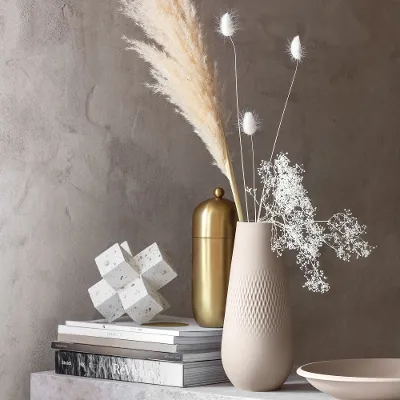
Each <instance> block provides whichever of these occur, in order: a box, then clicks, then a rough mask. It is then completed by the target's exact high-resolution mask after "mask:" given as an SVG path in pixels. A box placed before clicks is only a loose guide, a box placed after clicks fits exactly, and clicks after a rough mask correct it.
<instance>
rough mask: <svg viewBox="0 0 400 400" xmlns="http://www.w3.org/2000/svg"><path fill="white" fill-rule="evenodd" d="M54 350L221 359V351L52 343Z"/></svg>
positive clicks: (165, 358)
mask: <svg viewBox="0 0 400 400" xmlns="http://www.w3.org/2000/svg"><path fill="white" fill-rule="evenodd" d="M51 348H52V349H54V350H62V351H72V352H76V353H88V354H98V355H104V356H114V357H127V358H136V359H142V360H160V361H182V362H196V361H208V360H219V359H221V352H220V351H218V350H217V351H208V352H202V353H199V352H187V353H165V352H161V351H148V350H135V349H124V348H121V347H109V346H95V345H90V344H82V343H68V342H52V344H51Z"/></svg>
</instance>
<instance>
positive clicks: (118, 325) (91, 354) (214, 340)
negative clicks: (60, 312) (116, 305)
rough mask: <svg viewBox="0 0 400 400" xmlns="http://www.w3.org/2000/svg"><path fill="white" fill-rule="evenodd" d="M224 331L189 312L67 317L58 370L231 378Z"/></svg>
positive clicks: (178, 379)
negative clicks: (140, 318)
mask: <svg viewBox="0 0 400 400" xmlns="http://www.w3.org/2000/svg"><path fill="white" fill-rule="evenodd" d="M221 337H222V329H220V328H212V329H208V328H202V327H200V326H198V325H197V324H196V323H195V321H194V320H193V319H188V318H177V317H166V316H159V317H158V318H156V320H155V321H152V322H151V323H150V324H148V325H141V326H140V325H137V324H135V323H134V322H132V321H131V320H128V319H127V318H121V319H119V320H118V321H116V322H112V323H107V322H106V321H105V320H96V321H84V322H82V321H67V322H66V323H65V325H59V326H58V340H57V341H55V342H53V343H52V348H53V349H55V350H56V354H55V370H56V373H58V374H65V375H75V376H84V377H89V378H103V379H114V380H120V381H127V382H143V383H151V384H156V385H167V386H179V387H187V386H201V385H210V384H214V383H220V382H226V381H227V377H226V375H225V373H224V370H223V368H222V362H221V351H220V350H221Z"/></svg>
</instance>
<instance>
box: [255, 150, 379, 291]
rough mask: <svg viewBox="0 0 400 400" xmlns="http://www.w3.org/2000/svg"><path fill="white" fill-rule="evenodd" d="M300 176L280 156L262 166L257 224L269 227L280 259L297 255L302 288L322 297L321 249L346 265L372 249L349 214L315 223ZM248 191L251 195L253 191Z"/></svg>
mask: <svg viewBox="0 0 400 400" xmlns="http://www.w3.org/2000/svg"><path fill="white" fill-rule="evenodd" d="M303 172H304V170H303V169H302V168H301V167H300V166H299V165H290V160H289V159H288V158H287V156H286V155H285V154H283V153H281V154H279V155H278V156H277V157H276V158H275V159H274V160H273V161H271V162H266V161H262V162H261V166H260V168H259V169H258V174H259V176H260V178H261V183H262V185H263V187H264V191H263V193H264V194H263V197H262V199H261V200H260V204H259V205H260V206H261V207H262V214H261V217H260V221H264V222H267V223H270V224H272V236H271V248H272V250H273V251H275V252H276V253H277V254H278V255H279V256H280V255H282V253H283V251H284V250H295V251H297V256H296V261H297V264H299V266H300V268H301V270H302V271H303V273H304V277H305V279H306V283H305V285H304V286H305V287H307V288H308V289H309V290H311V291H313V292H320V293H324V292H326V291H328V290H329V284H328V283H327V279H326V276H325V275H324V272H323V270H322V269H321V268H320V264H319V260H318V259H319V256H320V248H321V247H322V246H323V245H327V246H329V247H331V248H332V249H333V250H334V251H335V252H336V254H337V256H338V257H339V258H340V259H342V260H345V261H349V259H350V257H351V255H355V256H356V257H357V258H358V257H367V256H368V255H369V254H370V252H371V250H372V249H373V247H372V246H370V245H369V244H368V243H367V242H366V241H364V240H363V239H362V237H361V236H362V235H363V234H364V233H365V232H366V227H365V226H364V225H360V224H359V222H358V221H357V219H356V218H355V217H353V216H352V214H351V212H350V211H349V210H345V211H344V212H343V213H338V214H335V215H333V216H332V217H331V218H330V219H329V220H326V221H317V220H316V219H315V214H316V208H315V207H313V205H312V204H311V201H310V199H309V197H308V192H307V190H306V189H305V188H304V186H303ZM247 191H248V193H249V194H251V195H254V192H253V191H252V190H250V189H248V190H247Z"/></svg>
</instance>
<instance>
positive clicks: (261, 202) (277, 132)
mask: <svg viewBox="0 0 400 400" xmlns="http://www.w3.org/2000/svg"><path fill="white" fill-rule="evenodd" d="M299 63H300V60H296V68H295V70H294V73H293V78H292V82H291V83H290V87H289V92H288V95H287V97H286V101H285V105H284V107H283V111H282V114H281V119H280V121H279V125H278V129H277V131H276V135H275V141H274V145H273V146H272V151H271V156H270V158H269V162H271V161H272V157H273V155H274V152H275V147H276V142H277V141H278V136H279V133H280V131H281V127H282V122H283V118H284V116H285V112H286V108H287V105H288V103H289V98H290V95H291V94H292V89H293V85H294V81H295V79H296V75H297V70H298V68H299ZM264 196H265V184H264V186H263V189H262V192H261V197H260V207H259V209H258V220H259V219H260V215H261V209H262V205H263V202H264Z"/></svg>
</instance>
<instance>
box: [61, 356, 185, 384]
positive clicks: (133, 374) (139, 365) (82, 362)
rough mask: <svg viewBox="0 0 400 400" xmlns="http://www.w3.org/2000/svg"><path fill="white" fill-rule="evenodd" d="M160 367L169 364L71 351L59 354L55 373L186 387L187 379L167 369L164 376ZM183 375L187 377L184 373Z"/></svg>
mask: <svg viewBox="0 0 400 400" xmlns="http://www.w3.org/2000/svg"><path fill="white" fill-rule="evenodd" d="M144 363H151V364H150V365H149V364H147V366H146V365H145V364H144ZM159 363H165V361H147V360H133V359H130V358H124V357H112V356H102V355H96V354H86V353H75V352H71V351H56V352H55V371H56V373H57V374H62V375H73V376H82V377H86V378H99V379H111V380H117V381H125V382H143V383H152V384H156V385H165V384H167V385H169V386H182V383H181V382H182V381H183V376H181V377H179V376H176V375H175V374H174V373H173V371H171V370H170V368H171V367H167V368H164V372H163V373H161V372H160V371H159V370H158V368H157V367H158V365H159ZM175 364H176V363H175ZM171 365H174V363H171ZM171 369H172V368H171ZM175 372H176V368H175ZM181 373H183V369H182V372H181Z"/></svg>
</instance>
